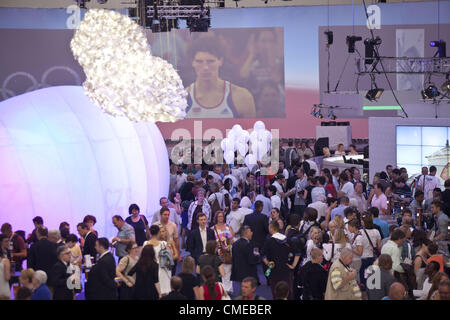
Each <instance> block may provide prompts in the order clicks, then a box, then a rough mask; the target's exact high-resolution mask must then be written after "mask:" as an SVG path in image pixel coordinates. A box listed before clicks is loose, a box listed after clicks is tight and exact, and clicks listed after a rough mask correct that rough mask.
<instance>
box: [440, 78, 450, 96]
mask: <svg viewBox="0 0 450 320" xmlns="http://www.w3.org/2000/svg"><path fill="white" fill-rule="evenodd" d="M449 77H450V74H447V76H446V77H445V82H444V83H443V84H442V86H441V90H442V91H444V92H445V91H448V92H450V80H449Z"/></svg>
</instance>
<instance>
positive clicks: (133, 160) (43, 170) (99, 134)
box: [0, 86, 169, 237]
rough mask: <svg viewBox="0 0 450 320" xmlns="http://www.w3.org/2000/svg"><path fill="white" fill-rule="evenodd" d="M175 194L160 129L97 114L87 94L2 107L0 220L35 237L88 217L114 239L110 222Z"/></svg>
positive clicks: (61, 93)
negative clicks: (36, 223)
mask: <svg viewBox="0 0 450 320" xmlns="http://www.w3.org/2000/svg"><path fill="white" fill-rule="evenodd" d="M168 190H169V159H168V154H167V149H166V145H165V143H164V140H163V137H162V135H161V133H160V131H159V129H158V128H157V127H156V125H155V124H154V123H151V122H145V123H144V122H140V123H133V122H131V121H130V120H128V119H127V118H125V117H113V116H110V115H108V114H106V113H104V112H102V110H101V109H100V108H98V107H97V106H95V105H94V104H93V103H92V102H91V101H90V100H89V98H88V97H87V96H86V95H85V93H84V92H83V88H82V87H77V86H60V87H50V88H46V89H41V90H37V91H33V92H29V93H26V94H23V95H21V96H17V97H13V98H11V99H8V100H5V101H3V102H0V217H1V219H0V220H1V222H10V223H11V224H12V225H13V228H14V230H20V229H23V230H27V231H31V230H32V228H33V224H32V221H31V220H32V218H33V217H34V216H42V217H43V218H44V223H45V225H46V226H47V227H48V228H58V226H59V223H60V222H62V221H67V222H69V223H70V228H71V232H72V233H76V224H77V223H78V222H81V221H82V219H83V217H84V216H85V215H86V214H92V215H94V216H96V217H97V224H96V226H95V229H96V230H98V231H99V235H101V236H107V237H110V236H113V235H115V234H116V233H117V229H116V228H115V227H114V226H113V225H112V222H111V217H112V216H113V215H116V214H119V215H121V216H122V217H123V218H126V217H127V216H128V206H129V205H130V204H131V203H137V204H138V205H139V206H140V208H141V214H145V215H146V216H150V215H152V214H153V212H154V211H156V210H157V209H158V208H159V198H160V197H161V196H167V193H168Z"/></svg>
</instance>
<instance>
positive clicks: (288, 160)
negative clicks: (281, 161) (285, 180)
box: [285, 148, 295, 167]
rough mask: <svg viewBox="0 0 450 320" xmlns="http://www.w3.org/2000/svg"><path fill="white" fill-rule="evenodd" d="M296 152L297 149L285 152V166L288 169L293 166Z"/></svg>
mask: <svg viewBox="0 0 450 320" xmlns="http://www.w3.org/2000/svg"><path fill="white" fill-rule="evenodd" d="M294 151H295V148H288V149H287V150H286V152H285V156H286V159H285V164H286V167H290V166H291V165H292V153H293V152H294Z"/></svg>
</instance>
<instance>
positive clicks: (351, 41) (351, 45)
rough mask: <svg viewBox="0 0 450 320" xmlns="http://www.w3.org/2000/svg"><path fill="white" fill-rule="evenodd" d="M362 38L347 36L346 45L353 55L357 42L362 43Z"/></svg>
mask: <svg viewBox="0 0 450 320" xmlns="http://www.w3.org/2000/svg"><path fill="white" fill-rule="evenodd" d="M361 40H362V37H358V36H347V38H346V43H347V45H348V52H349V53H352V52H355V43H356V41H361Z"/></svg>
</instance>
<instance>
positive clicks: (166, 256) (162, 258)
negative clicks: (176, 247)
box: [158, 242, 175, 270]
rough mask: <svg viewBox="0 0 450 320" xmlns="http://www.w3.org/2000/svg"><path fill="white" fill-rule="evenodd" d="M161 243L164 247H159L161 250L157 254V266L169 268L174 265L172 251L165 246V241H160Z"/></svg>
mask: <svg viewBox="0 0 450 320" xmlns="http://www.w3.org/2000/svg"><path fill="white" fill-rule="evenodd" d="M162 245H163V246H164V247H163V248H161V250H160V251H159V254H158V258H159V266H160V267H161V268H165V269H169V270H170V269H172V267H173V266H174V265H175V263H174V262H173V257H172V253H171V252H170V251H169V250H168V249H167V248H166V244H165V242H162Z"/></svg>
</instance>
